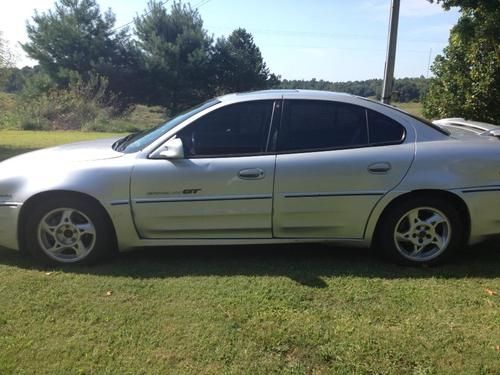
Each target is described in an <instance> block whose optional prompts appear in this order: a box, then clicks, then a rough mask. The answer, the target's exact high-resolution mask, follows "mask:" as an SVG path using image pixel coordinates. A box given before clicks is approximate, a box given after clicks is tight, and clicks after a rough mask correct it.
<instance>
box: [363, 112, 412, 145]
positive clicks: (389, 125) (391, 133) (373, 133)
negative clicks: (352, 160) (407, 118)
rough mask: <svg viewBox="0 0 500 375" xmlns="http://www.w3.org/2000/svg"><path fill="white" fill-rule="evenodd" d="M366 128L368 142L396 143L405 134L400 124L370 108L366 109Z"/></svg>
mask: <svg viewBox="0 0 500 375" xmlns="http://www.w3.org/2000/svg"><path fill="white" fill-rule="evenodd" d="M368 129H369V134H370V144H384V143H397V142H401V141H402V140H403V139H404V136H405V129H404V128H403V127H402V126H401V125H400V124H398V123H397V122H396V121H394V120H392V119H390V118H389V117H386V116H384V115H381V114H380V113H378V112H374V111H371V110H368Z"/></svg>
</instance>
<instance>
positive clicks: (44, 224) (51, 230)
mask: <svg viewBox="0 0 500 375" xmlns="http://www.w3.org/2000/svg"><path fill="white" fill-rule="evenodd" d="M41 224H42V225H41V226H42V230H43V231H44V232H45V233H46V234H48V235H50V236H51V237H54V232H55V231H56V228H57V227H55V226H52V225H50V224H49V223H47V222H46V221H45V220H44V221H42V223H41Z"/></svg>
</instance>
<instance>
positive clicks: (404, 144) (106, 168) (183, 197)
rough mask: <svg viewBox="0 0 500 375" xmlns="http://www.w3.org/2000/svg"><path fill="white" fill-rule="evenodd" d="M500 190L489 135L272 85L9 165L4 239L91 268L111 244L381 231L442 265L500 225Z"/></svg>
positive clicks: (393, 248)
mask: <svg viewBox="0 0 500 375" xmlns="http://www.w3.org/2000/svg"><path fill="white" fill-rule="evenodd" d="M499 198H500V145H499V144H498V141H497V140H496V139H495V138H494V137H481V136H474V137H471V136H468V137H460V136H454V135H452V134H449V133H448V132H446V131H443V130H442V129H440V128H439V127H437V126H434V125H433V124H430V123H427V122H425V121H424V120H420V119H418V118H415V117H413V116H411V115H409V114H407V113H405V112H402V111H400V110H397V109H395V108H393V107H390V106H386V105H382V104H380V103H378V102H374V101H370V100H368V99H364V98H360V97H356V96H352V95H348V94H340V93H331V92H322V91H321V92H320V91H308V90H268V91H261V92H251V93H242V94H231V95H226V96H223V97H220V98H217V99H213V100H211V101H208V102H206V103H204V104H202V105H200V106H198V107H196V108H194V109H192V110H190V111H188V112H186V113H184V114H181V115H179V116H178V117H175V118H174V119H172V120H171V121H169V122H168V123H167V124H165V125H163V126H160V127H158V128H156V129H153V130H151V131H150V132H148V133H145V134H139V135H131V136H128V137H125V138H121V139H119V138H114V139H107V140H98V141H92V142H82V143H75V144H70V145H63V146H58V147H53V148H49V149H44V150H39V151H34V152H31V153H27V154H24V155H20V156H17V157H14V158H11V159H9V160H6V161H4V162H2V163H0V245H1V246H4V247H8V248H13V249H21V250H23V251H27V252H30V253H31V254H33V255H35V256H36V257H38V258H39V259H40V260H42V261H48V262H52V263H84V262H87V261H89V262H90V261H91V260H92V261H93V260H94V259H93V256H94V253H95V257H96V259H97V255H99V257H100V256H101V255H102V254H100V253H104V252H105V250H104V248H105V247H113V246H114V245H115V244H116V245H117V248H118V249H119V250H121V251H124V250H127V249H131V248H137V247H145V246H170V245H224V244H271V243H293V242H331V243H338V244H342V245H353V246H370V245H372V244H373V243H374V242H375V241H379V240H380V241H381V242H380V243H381V245H380V246H381V247H382V248H384V249H387V253H388V254H389V255H391V256H393V258H394V259H396V260H398V261H402V262H405V263H412V264H415V263H433V262H440V261H442V259H444V258H445V255H446V256H447V255H448V253H450V252H451V249H452V248H456V247H457V246H460V245H463V244H466V243H469V244H471V243H477V242H479V241H481V240H483V239H485V238H488V237H489V236H492V235H497V234H499V233H500V199H499ZM104 239H105V240H106V241H104ZM101 241H103V242H102V243H101ZM95 248H97V249H98V250H95ZM98 253H99V254H98Z"/></svg>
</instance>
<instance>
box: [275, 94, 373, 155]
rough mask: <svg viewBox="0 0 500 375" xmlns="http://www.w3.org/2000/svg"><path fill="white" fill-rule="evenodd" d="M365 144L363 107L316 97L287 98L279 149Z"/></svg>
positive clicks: (366, 141) (326, 147)
mask: <svg viewBox="0 0 500 375" xmlns="http://www.w3.org/2000/svg"><path fill="white" fill-rule="evenodd" d="M367 144H368V133H367V126H366V114H365V110H364V108H362V107H358V106H355V105H350V104H345V103H336V102H328V101H316V100H288V101H287V102H286V104H285V108H284V117H283V120H282V125H281V128H280V134H279V137H278V151H300V150H310V151H313V150H322V149H330V148H349V147H358V146H366V145H367Z"/></svg>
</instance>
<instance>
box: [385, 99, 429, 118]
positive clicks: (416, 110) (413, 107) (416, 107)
mask: <svg viewBox="0 0 500 375" xmlns="http://www.w3.org/2000/svg"><path fill="white" fill-rule="evenodd" d="M392 105H393V106H395V107H398V108H401V109H402V110H403V111H406V112H409V113H411V114H413V115H416V116H419V117H424V115H423V113H422V111H423V106H422V103H417V102H409V103H399V102H394V103H392Z"/></svg>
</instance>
